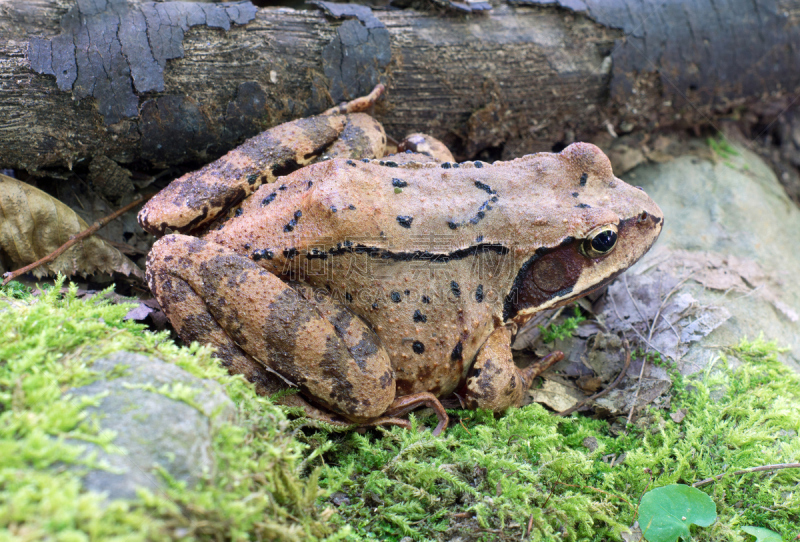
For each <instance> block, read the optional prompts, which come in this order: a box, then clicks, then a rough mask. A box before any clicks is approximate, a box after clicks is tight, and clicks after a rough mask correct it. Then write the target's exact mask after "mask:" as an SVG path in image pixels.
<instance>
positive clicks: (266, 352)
mask: <svg viewBox="0 0 800 542" xmlns="http://www.w3.org/2000/svg"><path fill="white" fill-rule="evenodd" d="M147 275H148V282H149V285H150V288H151V290H152V291H153V293H154V295H155V296H156V298H157V299H158V301H159V303H160V304H161V306H162V308H163V309H164V312H165V313H166V314H167V317H168V318H169V319H170V322H172V324H173V326H174V327H175V329H176V330H177V331H178V333H179V334H180V335H181V337H182V338H184V339H185V340H193V339H195V340H204V342H205V341H208V340H209V338H210V339H211V340H210V342H212V344H214V345H215V346H218V348H227V349H231V348H232V347H234V346H235V347H236V348H238V349H239V350H241V351H242V352H244V353H245V354H246V355H247V357H248V358H250V359H252V360H255V361H257V362H259V363H260V364H261V365H263V366H264V367H267V368H269V369H270V370H271V371H273V372H275V373H277V374H279V375H280V376H281V377H282V379H283V380H284V381H285V382H286V383H287V384H290V385H295V386H297V387H298V388H299V389H300V391H301V392H302V393H303V394H304V395H306V396H308V397H311V398H313V401H315V402H316V403H319V404H320V405H322V406H324V407H325V408H327V409H330V410H331V411H333V412H335V413H337V414H340V415H341V416H344V417H345V418H346V419H348V420H350V421H351V422H353V423H357V424H358V423H369V422H370V421H371V420H374V419H376V418H379V417H382V416H384V413H385V412H386V410H387V409H388V408H389V406H390V405H391V404H392V401H393V400H394V397H395V386H396V384H395V379H394V373H393V371H392V367H391V362H390V361H389V356H388V354H387V353H386V351H385V349H384V348H383V347H382V346H381V345H380V340H379V339H378V337H377V336H376V335H375V333H374V332H372V331H371V330H370V329H369V327H368V326H367V325H366V324H364V322H363V321H362V320H360V319H359V318H357V317H355V316H352V317H351V318H344V317H342V315H341V311H346V309H344V308H342V307H337V306H331V307H330V308H329V309H327V312H326V314H322V313H321V311H320V310H319V309H318V308H317V306H315V305H314V304H312V303H310V302H309V301H308V300H307V299H306V298H304V297H303V296H302V294H301V293H300V292H298V291H297V290H295V289H293V288H292V287H291V286H289V285H288V284H286V283H285V282H283V281H281V280H280V279H279V278H278V277H276V276H274V275H272V274H270V273H268V272H267V271H265V270H264V269H262V268H261V267H259V266H258V265H257V264H256V263H254V262H253V261H252V260H250V259H248V258H244V257H242V256H239V255H237V254H236V253H235V252H233V251H231V250H229V249H227V248H225V247H223V246H221V245H218V244H216V243H212V242H208V241H202V240H199V239H195V238H193V237H187V236H184V235H169V236H166V237H164V238H163V239H160V240H159V241H157V242H156V243H155V244H154V245H153V249H152V251H151V252H150V254H149V256H148V261H147ZM332 318H333V319H335V320H334V321H332V320H331V319H332ZM334 322H335V323H334ZM224 335H227V337H228V339H227V340H226V339H225V337H224ZM236 359H237V360H238V358H236ZM237 363H239V362H238V361H237ZM253 363H254V362H252V361H250V362H249V363H247V364H245V363H244V362H241V364H243V366H242V365H241V364H240V365H239V366H235V367H234V366H233V362H231V364H232V365H231V367H232V370H234V371H236V372H244V373H245V374H246V375H247V376H248V378H257V377H258V376H259V373H258V371H256V370H255V369H254V367H253ZM256 367H257V366H256Z"/></svg>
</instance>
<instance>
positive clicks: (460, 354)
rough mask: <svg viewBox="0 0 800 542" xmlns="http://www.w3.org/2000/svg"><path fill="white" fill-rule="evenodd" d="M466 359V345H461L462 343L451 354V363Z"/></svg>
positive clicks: (459, 342)
mask: <svg viewBox="0 0 800 542" xmlns="http://www.w3.org/2000/svg"><path fill="white" fill-rule="evenodd" d="M463 359H464V345H463V344H461V341H458V343H457V344H456V345H455V347H453V351H452V352H450V361H459V360H463Z"/></svg>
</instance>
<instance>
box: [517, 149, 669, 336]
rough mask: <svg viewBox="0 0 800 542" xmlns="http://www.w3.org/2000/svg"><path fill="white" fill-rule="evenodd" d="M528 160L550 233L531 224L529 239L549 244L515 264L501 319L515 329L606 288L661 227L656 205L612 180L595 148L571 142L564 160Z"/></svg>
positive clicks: (537, 157) (554, 157)
mask: <svg viewBox="0 0 800 542" xmlns="http://www.w3.org/2000/svg"><path fill="white" fill-rule="evenodd" d="M525 159H527V160H530V161H531V162H532V165H533V166H534V167H535V169H536V170H538V175H537V177H538V180H537V182H542V183H544V186H545V190H546V191H547V193H548V194H550V195H549V196H548V199H549V200H550V201H551V202H552V205H551V209H550V210H548V211H545V214H546V215H548V216H546V217H545V220H542V218H541V215H542V212H539V214H538V216H539V223H540V224H541V223H543V222H545V223H546V224H547V225H546V226H544V228H545V229H546V231H544V232H543V231H542V228H541V227H537V222H536V221H535V218H534V219H533V220H534V221H533V222H532V225H531V234H532V235H533V236H535V237H537V238H539V239H544V241H543V242H540V244H539V246H537V247H531V248H530V249H529V250H530V252H528V253H527V254H526V255H525V258H523V259H521V260H524V261H519V262H518V263H519V267H518V268H517V272H516V277H515V279H514V283H513V287H512V289H511V291H510V292H509V294H508V296H507V297H506V300H505V305H504V310H503V317H504V319H505V320H509V319H513V320H514V321H515V322H516V323H518V324H522V323H524V322H525V321H527V320H528V319H529V318H530V317H531V316H532V315H534V314H535V313H537V312H539V311H541V310H543V309H548V308H554V307H559V306H562V305H565V304H567V303H569V302H570V301H572V300H574V299H577V298H579V297H582V296H584V295H586V294H588V293H590V292H592V291H594V290H597V289H598V288H600V287H602V286H604V285H606V284H608V283H609V282H610V281H611V280H613V279H614V278H615V277H616V276H617V275H619V274H620V273H622V272H623V271H625V270H626V269H628V268H629V267H630V266H631V265H633V264H634V263H635V262H636V261H637V260H638V259H639V258H641V257H642V256H643V255H644V254H645V253H646V252H647V251H648V250H649V249H650V247H651V246H652V245H653V243H655V241H656V239H658V236H659V234H660V233H661V228H662V226H663V224H664V218H663V213H662V211H661V209H660V208H659V207H658V205H656V203H655V202H654V201H653V200H652V199H650V197H649V196H648V195H647V194H645V193H644V191H643V190H642V189H641V188H637V187H633V186H631V185H629V184H627V183H625V182H624V181H622V180H620V179H618V178H617V177H615V176H614V174H613V172H612V171H611V163H610V161H609V159H608V157H607V156H606V155H605V154H603V152H602V151H601V150H600V149H599V148H597V147H595V146H594V145H591V144H588V143H574V144H572V145H570V146H569V147H567V148H566V149H564V150H563V151H562V152H561V153H559V154H538V155H532V156H528V157H525V158H524V159H523V160H525ZM533 216H534V217H536V216H537V215H536V214H534V215H533Z"/></svg>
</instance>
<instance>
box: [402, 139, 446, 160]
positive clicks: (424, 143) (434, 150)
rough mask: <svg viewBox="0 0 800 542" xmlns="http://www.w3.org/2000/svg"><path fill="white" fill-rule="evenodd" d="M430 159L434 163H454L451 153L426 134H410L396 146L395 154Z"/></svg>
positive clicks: (439, 142)
mask: <svg viewBox="0 0 800 542" xmlns="http://www.w3.org/2000/svg"><path fill="white" fill-rule="evenodd" d="M407 151H411V153H412V154H417V155H420V154H421V155H423V156H427V157H430V158H431V159H433V161H434V162H455V161H456V160H455V158H453V153H451V152H450V149H448V148H447V146H445V144H444V143H442V142H441V141H439V140H438V139H436V138H434V137H431V136H429V135H426V134H411V135H409V136H406V138H405V139H404V140H403V141H401V142H400V143H398V144H397V152H398V154H400V153H405V152H407Z"/></svg>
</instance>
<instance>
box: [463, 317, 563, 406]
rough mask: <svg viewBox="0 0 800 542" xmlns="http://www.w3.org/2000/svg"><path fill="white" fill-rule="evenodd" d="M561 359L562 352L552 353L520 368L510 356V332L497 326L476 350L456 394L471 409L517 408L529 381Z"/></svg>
mask: <svg viewBox="0 0 800 542" xmlns="http://www.w3.org/2000/svg"><path fill="white" fill-rule="evenodd" d="M563 357H564V354H563V353H562V352H553V353H551V354H549V355H547V356H545V357H544V358H542V359H541V360H539V362H537V363H532V364H531V365H530V366H529V367H526V368H525V369H520V368H519V367H517V366H516V365H515V364H514V358H513V355H512V353H511V330H510V329H509V328H507V327H499V328H497V329H495V330H494V331H493V332H492V334H491V335H489V338H488V339H486V342H485V343H484V344H483V346H482V347H481V349H480V350H479V351H478V355H477V356H476V358H475V363H474V364H473V365H472V368H471V369H470V370H469V373H467V380H466V382H465V383H464V386H463V387H462V388H461V391H460V395H461V396H462V397H463V398H464V402H465V404H466V406H467V408H471V409H475V408H485V409H488V410H492V411H494V412H504V411H505V410H506V409H508V407H511V406H521V405H522V401H523V399H524V398H525V392H527V391H528V388H530V386H531V384H532V383H533V379H534V378H536V377H537V376H538V375H539V374H541V373H542V372H543V371H545V370H546V369H547V368H549V367H550V366H551V365H553V364H554V363H557V362H558V361H560V360H561V359H563Z"/></svg>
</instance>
